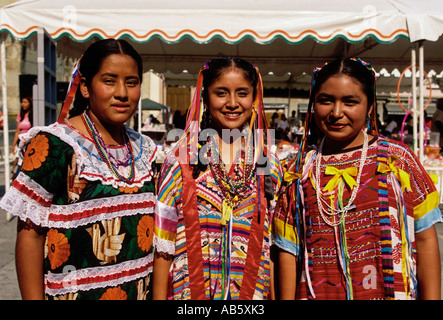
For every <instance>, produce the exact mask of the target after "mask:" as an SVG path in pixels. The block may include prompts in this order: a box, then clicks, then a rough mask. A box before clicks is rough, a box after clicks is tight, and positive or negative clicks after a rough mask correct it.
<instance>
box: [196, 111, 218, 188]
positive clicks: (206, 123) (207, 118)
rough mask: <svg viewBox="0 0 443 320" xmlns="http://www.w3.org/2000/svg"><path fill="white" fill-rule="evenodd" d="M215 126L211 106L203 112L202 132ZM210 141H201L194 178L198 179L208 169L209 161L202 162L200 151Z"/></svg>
mask: <svg viewBox="0 0 443 320" xmlns="http://www.w3.org/2000/svg"><path fill="white" fill-rule="evenodd" d="M213 127H214V122H213V121H212V117H211V114H210V112H209V108H206V110H205V112H204V113H203V117H202V121H201V124H200V132H203V131H204V130H205V129H210V128H213ZM207 142H208V141H207V140H204V141H200V145H201V148H200V147H199V152H198V157H197V164H195V165H192V166H193V169H192V177H193V178H194V179H197V178H198V176H199V175H200V173H201V172H204V171H206V169H207V168H208V164H207V163H202V162H201V160H200V151H201V150H202V149H203V147H204V146H205V145H206V143H207Z"/></svg>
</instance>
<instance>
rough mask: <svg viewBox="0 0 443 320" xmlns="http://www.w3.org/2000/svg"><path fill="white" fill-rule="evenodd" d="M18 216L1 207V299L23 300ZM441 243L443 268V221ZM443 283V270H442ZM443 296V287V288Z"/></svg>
mask: <svg viewBox="0 0 443 320" xmlns="http://www.w3.org/2000/svg"><path fill="white" fill-rule="evenodd" d="M1 167H2V166H1V164H0V168H1ZM2 171H3V169H0V183H1V184H3V181H4V178H3V172H2ZM3 194H4V186H3V185H0V196H2V195H3ZM441 208H442V209H443V206H442V207H441ZM16 227H17V218H12V220H10V221H8V217H7V214H6V212H5V211H3V210H1V209H0V300H21V296H20V290H19V288H18V282H17V274H16V269H15V255H14V251H15V238H16V234H17V230H16ZM436 230H437V234H438V240H439V245H440V257H441V259H442V268H443V223H437V224H436ZM442 283H443V272H442ZM442 288H443V285H442ZM442 297H443V289H442Z"/></svg>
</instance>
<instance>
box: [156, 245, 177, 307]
mask: <svg viewBox="0 0 443 320" xmlns="http://www.w3.org/2000/svg"><path fill="white" fill-rule="evenodd" d="M154 255H155V258H154V273H153V280H152V299H153V300H166V299H167V298H168V284H169V269H170V267H171V264H172V259H169V258H166V257H164V256H163V255H160V254H158V253H157V252H156V253H155V254H154Z"/></svg>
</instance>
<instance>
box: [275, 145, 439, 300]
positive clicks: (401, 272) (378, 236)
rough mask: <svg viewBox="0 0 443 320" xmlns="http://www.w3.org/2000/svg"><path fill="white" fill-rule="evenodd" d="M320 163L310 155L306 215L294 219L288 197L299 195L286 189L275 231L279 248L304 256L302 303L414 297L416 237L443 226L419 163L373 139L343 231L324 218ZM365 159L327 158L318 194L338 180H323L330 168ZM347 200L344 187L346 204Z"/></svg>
mask: <svg viewBox="0 0 443 320" xmlns="http://www.w3.org/2000/svg"><path fill="white" fill-rule="evenodd" d="M315 157H316V152H314V151H311V152H310V153H308V154H307V156H306V157H305V165H304V168H303V175H302V178H301V180H300V181H299V183H300V189H299V192H300V193H299V194H300V196H301V197H302V198H303V202H301V204H300V205H301V206H302V207H303V206H304V210H303V211H301V214H300V215H294V216H292V215H293V214H294V211H293V207H292V208H290V212H287V211H288V210H287V206H285V203H289V202H290V201H288V198H287V197H289V196H290V195H291V194H292V192H294V189H293V188H289V189H290V190H291V191H290V192H289V193H287V194H285V195H284V196H282V197H281V203H280V204H279V206H278V208H277V213H276V220H278V222H277V223H278V224H279V225H280V226H281V228H279V229H278V230H276V232H277V233H278V234H277V235H276V243H278V245H279V246H280V247H281V248H283V249H284V250H287V251H289V252H292V253H293V254H295V255H297V256H299V257H300V260H299V261H300V264H299V268H301V269H302V275H301V280H300V282H299V284H298V287H297V298H298V299H312V298H314V295H315V298H316V299H336V300H339V299H340V300H343V299H413V298H415V297H416V294H417V285H418V284H417V279H416V248H415V234H416V233H419V232H421V231H424V230H426V229H428V228H429V227H431V226H432V225H433V224H434V223H436V222H439V221H441V212H440V209H439V208H438V204H439V197H438V193H437V191H436V189H435V186H434V184H433V183H432V180H431V179H430V178H429V175H428V174H427V173H426V171H425V170H424V168H423V167H422V165H421V164H420V163H419V161H418V159H417V157H416V156H415V155H414V154H413V153H412V151H411V150H410V149H409V148H408V147H407V146H405V145H403V144H401V143H399V142H396V141H392V140H387V139H384V138H380V137H379V138H378V139H373V141H372V143H371V144H370V146H369V150H368V154H367V159H366V162H365V165H364V169H363V172H362V176H361V181H360V185H359V190H358V194H357V197H356V199H355V201H354V204H355V208H354V209H353V210H350V211H349V212H347V214H346V217H345V221H344V228H343V226H337V227H332V226H330V225H327V224H326V223H325V220H324V219H323V218H322V217H321V215H320V213H319V209H318V206H317V199H316V191H315V183H314V174H315V170H316V168H315ZM360 157H361V149H359V150H354V151H347V152H345V153H342V154H337V155H323V158H322V161H321V167H320V172H321V176H320V181H321V188H322V189H323V188H325V186H326V185H327V183H328V182H329V181H330V180H331V179H333V175H328V174H325V170H326V168H327V167H329V168H331V167H332V168H335V169H338V170H345V169H346V168H350V167H352V166H354V167H356V168H358V165H359V162H360ZM335 169H334V170H335ZM290 170H291V168H289V169H288V171H290ZM334 170H330V171H334ZM338 170H335V171H338ZM335 171H334V172H335ZM350 194H351V191H350V188H349V187H347V186H346V187H345V188H344V192H343V196H342V199H343V202H344V204H346V203H347V200H348V199H349V197H350ZM333 199H334V200H333V203H332V204H331V205H332V206H336V202H337V201H338V200H337V194H336V193H335V195H334V198H333ZM330 219H331V218H330ZM294 227H295V228H294Z"/></svg>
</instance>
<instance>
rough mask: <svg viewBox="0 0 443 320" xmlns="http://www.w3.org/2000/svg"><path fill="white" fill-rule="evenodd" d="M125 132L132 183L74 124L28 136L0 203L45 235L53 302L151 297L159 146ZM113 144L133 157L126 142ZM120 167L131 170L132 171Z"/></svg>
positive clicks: (115, 150)
mask: <svg viewBox="0 0 443 320" xmlns="http://www.w3.org/2000/svg"><path fill="white" fill-rule="evenodd" d="M127 132H128V136H129V139H130V143H131V144H132V150H133V151H132V152H133V157H132V158H131V159H134V161H133V167H132V170H134V179H133V180H132V182H131V183H126V182H123V181H121V180H119V179H117V178H116V177H115V176H114V175H113V173H112V172H111V170H110V169H109V168H108V167H107V165H106V164H105V163H104V162H103V160H102V159H101V157H100V155H99V153H98V151H97V148H96V147H95V145H94V143H93V141H92V140H91V139H90V138H88V137H85V136H83V135H82V134H80V133H79V132H78V131H76V130H75V129H73V128H72V127H70V126H69V125H66V124H53V125H51V126H48V127H36V128H33V129H31V130H30V131H29V132H28V133H27V134H26V135H25V136H23V137H22V141H21V144H20V146H21V148H22V150H23V152H24V158H23V166H22V171H21V172H20V173H19V175H18V177H17V179H16V180H15V181H14V182H13V184H12V187H11V188H10V189H9V190H8V192H7V193H6V194H5V196H4V197H3V199H2V200H1V202H0V206H1V207H2V208H3V209H4V210H6V211H8V212H11V213H12V214H14V215H17V216H18V217H19V219H21V220H23V221H28V223H29V222H30V223H32V224H34V225H37V226H38V227H40V229H42V230H44V232H45V233H46V244H45V260H44V271H45V276H44V284H45V294H46V298H47V299H112V300H115V299H119V300H120V299H146V298H149V297H150V294H151V293H150V274H151V271H152V263H153V253H152V251H153V249H152V235H153V212H154V207H155V202H156V199H155V196H154V175H153V170H152V169H153V168H152V167H151V163H152V161H153V160H154V159H155V157H156V152H157V149H156V145H155V144H154V143H153V141H152V140H151V139H149V138H147V137H144V136H142V135H140V134H139V133H137V132H135V131H133V130H130V129H127ZM108 148H109V150H110V152H111V153H112V154H113V156H114V157H116V158H117V159H122V158H124V157H125V156H126V157H127V155H125V154H124V149H125V148H124V147H120V146H118V147H111V146H109V147H108ZM129 165H132V164H131V163H130V164H129ZM119 170H121V171H122V174H123V175H127V172H128V170H129V168H127V167H125V166H123V167H120V168H119Z"/></svg>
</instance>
